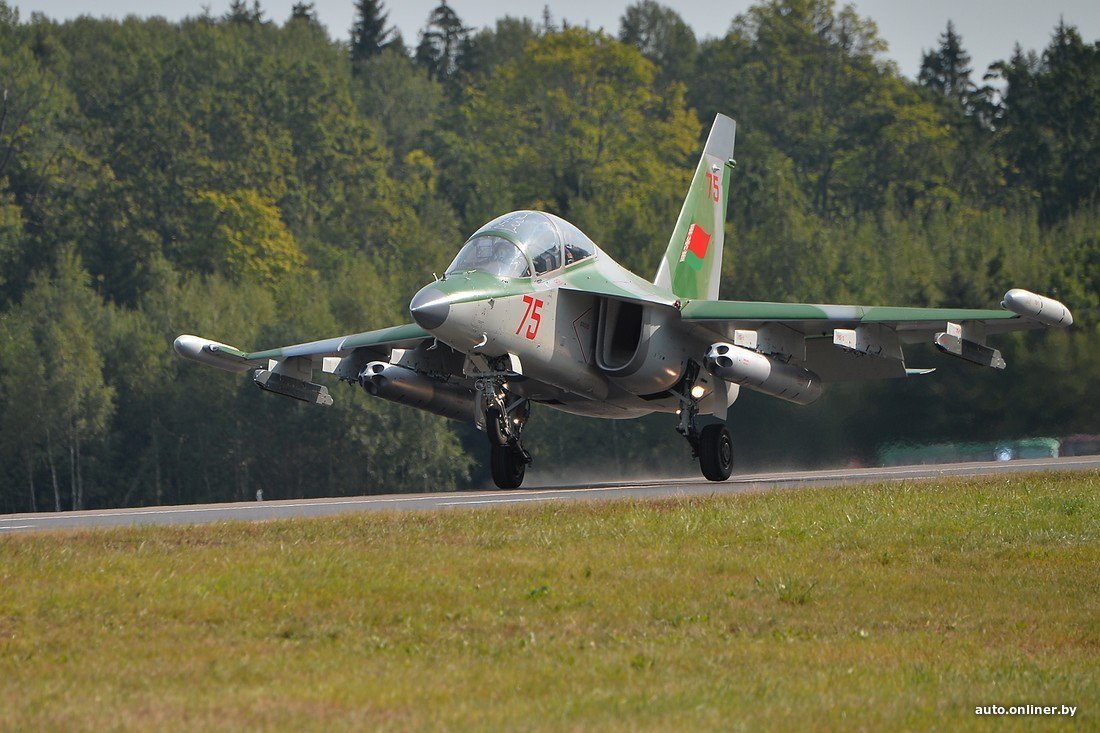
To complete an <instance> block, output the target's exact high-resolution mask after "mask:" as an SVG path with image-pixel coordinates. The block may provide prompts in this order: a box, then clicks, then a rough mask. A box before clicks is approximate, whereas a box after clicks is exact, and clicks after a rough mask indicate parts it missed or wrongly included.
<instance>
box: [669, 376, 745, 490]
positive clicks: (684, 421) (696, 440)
mask: <svg viewBox="0 0 1100 733" xmlns="http://www.w3.org/2000/svg"><path fill="white" fill-rule="evenodd" d="M698 415H699V406H698V404H696V402H695V400H694V399H692V398H691V397H688V396H683V397H681V399H680V424H679V425H677V426H676V432H678V433H679V434H680V435H682V436H684V437H685V438H686V439H687V442H688V443H689V444H690V445H691V457H692V458H698V459H699V467H700V468H701V469H703V476H704V477H706V478H707V479H709V480H711V481H725V480H726V479H728V478H729V477H730V475H731V474H732V473H733V440H732V439H731V438H730V431H729V430H727V429H726V426H725V425H723V424H722V423H715V424H713V425H707V426H706V427H704V428H703V429H702V431H700V430H699V429H698V428H697V427H696V425H695V418H696V417H697V416H698Z"/></svg>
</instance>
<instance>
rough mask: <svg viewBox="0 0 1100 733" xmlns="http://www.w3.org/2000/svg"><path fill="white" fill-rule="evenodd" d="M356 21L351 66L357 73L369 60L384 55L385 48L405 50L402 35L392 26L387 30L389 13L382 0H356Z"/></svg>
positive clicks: (352, 30)
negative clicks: (396, 47) (397, 47)
mask: <svg viewBox="0 0 1100 733" xmlns="http://www.w3.org/2000/svg"><path fill="white" fill-rule="evenodd" d="M355 13H356V20H355V25H353V26H352V28H351V64H352V69H353V70H355V71H356V72H358V71H359V69H360V68H362V65H363V62H364V61H366V60H367V59H369V58H371V57H373V56H377V55H378V54H380V53H382V49H384V48H392V47H395V46H399V47H400V48H401V49H402V50H403V49H404V45H405V44H404V42H403V41H402V40H401V36H400V34H398V33H396V32H395V31H394V28H393V27H392V26H391V27H389V28H386V20H387V19H388V18H389V13H387V12H385V11H384V10H383V4H382V2H381V0H356V3H355Z"/></svg>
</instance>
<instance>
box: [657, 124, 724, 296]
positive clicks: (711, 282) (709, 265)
mask: <svg viewBox="0 0 1100 733" xmlns="http://www.w3.org/2000/svg"><path fill="white" fill-rule="evenodd" d="M736 132H737V123H736V122H734V121H733V120H732V119H731V118H729V117H726V116H725V115H723V114H719V115H716V116H715V118H714V124H713V125H712V126H711V128H710V135H708V136H707V144H706V145H705V146H704V148H703V155H702V157H700V159H699V165H698V166H697V167H696V168H695V175H694V176H693V177H692V179H691V186H690V187H689V188H688V193H687V197H686V198H685V199H684V205H683V208H681V209H680V216H679V218H678V219H677V220H676V227H675V228H674V229H673V230H672V238H671V239H670V240H669V242H668V249H667V250H666V251H665V255H664V257H663V258H662V259H661V265H660V267H659V268H658V269H657V277H656V278H654V280H653V282H654V283H655V284H656V285H659V286H661V287H665V288H668V289H669V290H671V291H672V292H673V293H674V294H675V295H676V296H678V297H680V298H684V299H685V300H696V299H706V300H717V299H718V285H719V283H720V282H721V279H722V246H723V242H724V236H723V232H724V229H725V223H726V201H727V197H728V194H727V191H728V189H729V177H730V166H729V165H727V163H728V162H729V161H730V160H731V159H732V158H733V140H734V136H735V134H736Z"/></svg>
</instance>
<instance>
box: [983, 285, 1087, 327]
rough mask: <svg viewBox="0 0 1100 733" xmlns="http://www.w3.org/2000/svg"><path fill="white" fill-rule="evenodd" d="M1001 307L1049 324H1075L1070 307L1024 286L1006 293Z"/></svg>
mask: <svg viewBox="0 0 1100 733" xmlns="http://www.w3.org/2000/svg"><path fill="white" fill-rule="evenodd" d="M1001 307H1002V308H1004V309H1005V310H1009V311H1012V312H1013V313H1015V314H1016V315H1018V316H1023V317H1025V318H1033V319H1035V320H1036V321H1039V323H1043V324H1046V325H1047V326H1057V327H1059V328H1065V327H1066V326H1072V325H1073V314H1072V313H1070V312H1069V308H1067V307H1066V306H1064V305H1063V304H1061V303H1059V302H1058V301H1057V300H1054V299H1053V298H1048V297H1046V296H1044V295H1037V294H1036V293H1033V292H1031V291H1029V290H1024V289H1023V288H1013V289H1012V290H1009V291H1008V292H1007V293H1005V298H1004V300H1002V301H1001Z"/></svg>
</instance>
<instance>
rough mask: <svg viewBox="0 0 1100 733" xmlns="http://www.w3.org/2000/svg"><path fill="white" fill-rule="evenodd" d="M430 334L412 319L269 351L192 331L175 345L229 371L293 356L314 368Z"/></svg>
mask: <svg viewBox="0 0 1100 733" xmlns="http://www.w3.org/2000/svg"><path fill="white" fill-rule="evenodd" d="M429 338H432V335H431V334H430V333H428V332H427V331H425V330H424V329H422V328H421V327H420V326H417V325H414V324H411V323H410V324H406V325H403V326H392V327H390V328H380V329H378V330H376V331H365V332H363V333H355V334H351V335H350V336H337V337H335V338H329V339H322V340H320V341H310V342H308V343H304V344H293V345H291V346H280V347H278V348H274V349H267V350H266V351H243V350H242V349H238V348H237V347H235V346H229V345H227V344H223V343H219V342H217V341H211V340H210V339H205V338H201V337H199V336H190V335H183V336H180V337H179V338H177V339H176V341H175V344H174V346H175V349H176V353H178V354H179V355H180V356H182V357H184V358H187V359H191V360H193V361H197V362H200V363H202V364H206V365H208V366H213V367H217V368H218V369H225V370H226V371H231V372H244V371H248V370H249V369H254V368H256V367H257V366H262V365H266V364H267V363H268V362H269V361H279V362H282V361H287V360H290V359H299V360H301V361H307V360H308V361H309V363H310V367H311V368H316V369H323V368H324V359H326V358H343V357H347V356H350V355H351V354H352V353H353V352H355V351H358V350H363V351H364V352H370V354H369V355H370V356H372V357H374V358H386V357H388V356H389V352H390V351H391V350H393V349H395V348H402V349H409V348H415V347H416V346H417V345H418V344H419V343H420V342H421V341H423V340H424V339H429Z"/></svg>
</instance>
